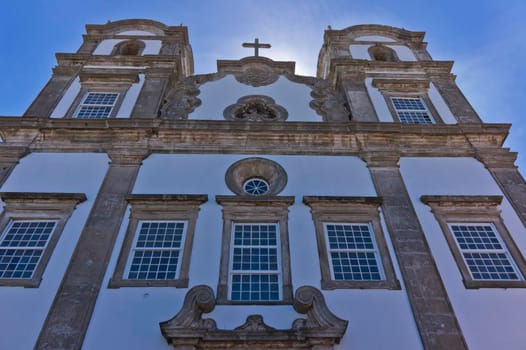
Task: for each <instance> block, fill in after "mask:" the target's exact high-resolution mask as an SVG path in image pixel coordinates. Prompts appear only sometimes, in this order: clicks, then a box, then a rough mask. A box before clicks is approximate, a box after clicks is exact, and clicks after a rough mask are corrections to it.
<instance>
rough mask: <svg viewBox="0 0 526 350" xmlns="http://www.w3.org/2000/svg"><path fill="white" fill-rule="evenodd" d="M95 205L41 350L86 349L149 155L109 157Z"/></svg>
mask: <svg viewBox="0 0 526 350" xmlns="http://www.w3.org/2000/svg"><path fill="white" fill-rule="evenodd" d="M109 156H110V158H111V160H112V161H111V163H110V166H109V168H108V171H107V173H106V176H105V178H104V181H103V183H102V185H101V187H100V189H99V193H98V194H97V198H96V199H95V202H94V203H93V207H92V208H91V212H90V214H89V216H88V219H87V221H86V224H85V226H84V229H83V230H82V233H81V235H80V238H79V241H78V243H77V246H76V247H75V250H74V252H73V256H72V257H71V260H70V262H69V265H68V268H67V270H66V273H65V274H64V278H63V279H62V283H61V285H60V287H59V289H58V292H57V294H56V296H55V299H54V301H53V304H52V305H51V309H50V310H49V313H48V315H47V318H46V321H45V323H44V326H43V327H42V330H41V331H40V335H39V337H38V340H37V343H36V345H35V349H57V350H58V349H70V350H73V349H80V348H81V346H82V342H83V340H84V336H85V335H86V331H87V329H88V325H89V322H90V319H91V316H92V313H93V309H94V307H95V302H96V300H97V297H98V294H99V290H100V288H101V284H102V280H103V278H104V274H105V273H106V268H107V265H108V262H109V260H110V257H111V254H112V251H113V248H114V247H113V245H114V243H115V239H116V237H117V234H118V232H119V227H120V225H121V222H122V219H123V216H124V213H125V210H126V205H127V203H126V195H128V194H129V193H130V192H131V191H132V189H133V186H134V184H135V179H136V177H137V174H138V172H139V168H140V164H141V161H142V159H143V158H144V157H145V154H144V153H142V154H141V153H138V154H129V153H128V154H122V153H109Z"/></svg>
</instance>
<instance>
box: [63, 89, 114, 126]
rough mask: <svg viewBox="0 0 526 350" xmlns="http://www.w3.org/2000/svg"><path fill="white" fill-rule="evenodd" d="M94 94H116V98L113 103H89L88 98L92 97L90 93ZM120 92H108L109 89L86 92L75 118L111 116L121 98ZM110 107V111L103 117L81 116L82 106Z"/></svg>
mask: <svg viewBox="0 0 526 350" xmlns="http://www.w3.org/2000/svg"><path fill="white" fill-rule="evenodd" d="M92 94H93V95H94V94H103V95H115V99H114V100H113V103H112V104H87V103H86V100H87V99H88V98H89V97H90V95H92ZM119 95H120V93H118V92H107V91H88V92H86V93H85V94H84V96H83V97H82V100H81V102H80V103H79V105H78V107H77V110H76V111H75V113H74V115H73V116H74V118H79V119H106V118H109V117H110V116H111V115H112V112H113V109H114V108H115V106H116V105H117V101H118V100H119ZM97 107H98V108H108V107H109V108H110V110H109V112H107V114H105V115H104V116H102V117H81V116H79V115H80V113H81V110H82V108H97Z"/></svg>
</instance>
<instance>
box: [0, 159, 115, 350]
mask: <svg viewBox="0 0 526 350" xmlns="http://www.w3.org/2000/svg"><path fill="white" fill-rule="evenodd" d="M107 164H108V159H107V157H106V155H105V154H87V153H86V154H61V153H33V154H30V155H28V156H27V157H25V158H23V159H22V160H21V161H20V164H18V165H17V166H16V168H15V169H14V171H13V173H12V174H11V176H10V177H9V179H8V180H7V181H6V183H5V184H4V185H3V186H2V189H1V191H4V192H81V193H85V194H86V197H87V200H86V201H85V202H83V203H81V204H79V205H78V206H77V208H76V209H75V210H74V211H73V213H72V215H71V217H70V218H69V220H68V221H67V223H66V225H65V227H64V231H63V232H62V234H61V236H60V239H59V240H58V242H57V245H56V247H55V249H54V251H53V254H52V255H51V257H50V259H49V262H48V264H47V266H46V269H45V271H44V274H43V276H42V282H41V284H40V286H39V287H38V288H22V287H0V310H1V312H0V327H1V329H2V330H3V331H2V332H0V333H1V336H0V349H32V348H33V346H34V345H35V342H36V340H37V338H38V334H39V332H40V329H41V327H42V325H43V323H44V320H45V318H46V316H47V313H48V311H49V308H50V306H51V303H52V302H53V298H54V297H55V294H56V292H57V290H58V287H59V285H60V282H61V280H62V277H63V275H64V272H65V271H66V268H67V265H68V264H67V262H68V261H69V260H70V257H71V254H72V253H73V250H74V248H75V245H76V243H77V241H78V238H79V236H80V233H81V231H82V228H83V226H84V223H85V221H86V218H87V217H88V214H89V211H90V209H91V206H92V204H93V201H94V199H95V197H96V195H97V191H98V188H99V187H100V184H101V183H102V180H103V178H104V174H105V172H106V169H107Z"/></svg>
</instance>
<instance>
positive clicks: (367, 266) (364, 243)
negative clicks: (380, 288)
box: [324, 223, 385, 281]
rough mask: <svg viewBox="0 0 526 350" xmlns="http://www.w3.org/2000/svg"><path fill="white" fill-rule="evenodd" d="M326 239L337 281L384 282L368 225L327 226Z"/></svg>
mask: <svg viewBox="0 0 526 350" xmlns="http://www.w3.org/2000/svg"><path fill="white" fill-rule="evenodd" d="M324 227H325V238H326V240H327V249H328V255H329V261H330V267H331V274H332V277H333V279H334V280H336V281H379V280H384V279H385V276H384V274H383V271H382V268H381V266H382V264H381V263H380V257H379V254H378V248H377V247H376V242H375V239H374V234H373V232H372V229H371V227H370V225H369V224H367V223H363V224H362V223H325V224H324Z"/></svg>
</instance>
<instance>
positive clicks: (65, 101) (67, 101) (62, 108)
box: [51, 77, 81, 118]
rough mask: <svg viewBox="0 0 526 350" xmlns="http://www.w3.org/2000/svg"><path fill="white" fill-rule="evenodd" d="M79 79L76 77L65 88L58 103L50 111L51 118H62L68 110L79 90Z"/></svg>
mask: <svg viewBox="0 0 526 350" xmlns="http://www.w3.org/2000/svg"><path fill="white" fill-rule="evenodd" d="M80 88H81V86H80V79H79V77H76V78H75V80H73V81H72V82H71V85H70V86H69V87H68V89H67V90H66V93H65V94H64V96H62V98H61V99H60V101H59V103H58V104H57V106H56V107H55V109H54V110H53V112H52V113H51V118H64V117H65V116H66V113H67V112H68V110H69V107H70V106H71V104H72V103H73V101H74V100H75V98H76V97H77V95H78V94H79V92H80Z"/></svg>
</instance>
